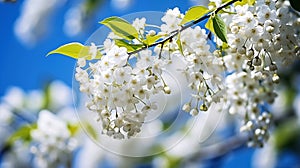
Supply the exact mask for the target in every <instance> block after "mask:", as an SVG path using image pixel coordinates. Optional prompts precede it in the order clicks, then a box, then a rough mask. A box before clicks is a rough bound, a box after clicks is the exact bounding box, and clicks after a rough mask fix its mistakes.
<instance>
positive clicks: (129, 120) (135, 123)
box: [75, 39, 170, 139]
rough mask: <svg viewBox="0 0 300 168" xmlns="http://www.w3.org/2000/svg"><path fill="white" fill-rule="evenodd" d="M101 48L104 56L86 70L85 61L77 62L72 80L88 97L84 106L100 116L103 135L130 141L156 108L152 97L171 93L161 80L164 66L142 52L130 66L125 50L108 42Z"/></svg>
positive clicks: (150, 52)
mask: <svg viewBox="0 0 300 168" xmlns="http://www.w3.org/2000/svg"><path fill="white" fill-rule="evenodd" d="M104 47H105V51H106V53H105V55H103V56H102V58H101V59H100V60H99V61H96V62H94V63H91V62H90V63H89V66H88V67H87V68H85V67H86V60H85V59H84V58H81V59H79V60H78V67H77V68H76V75H75V77H76V80H78V81H79V83H80V91H81V92H85V93H87V94H88V95H89V97H90V100H89V102H87V103H86V106H87V107H88V109H89V110H91V111H94V112H96V113H98V114H99V120H101V122H102V129H103V133H104V134H107V135H109V136H113V137H114V138H118V139H123V138H125V137H131V136H133V135H135V134H136V133H138V132H140V130H141V126H142V123H143V122H144V120H145V117H146V115H147V113H148V112H149V111H151V110H155V109H156V108H157V106H156V103H155V101H152V100H151V96H152V95H154V94H157V93H159V92H165V93H170V88H169V87H168V86H167V85H166V83H165V82H164V80H163V78H162V76H161V74H162V70H163V67H164V66H165V64H166V63H165V61H163V60H162V59H159V58H158V57H154V56H153V55H152V54H153V53H152V51H151V50H144V51H141V52H140V53H139V54H138V55H136V58H137V61H136V63H135V66H133V65H130V64H129V63H128V59H129V57H130V55H128V53H127V49H126V48H124V47H118V46H117V45H115V44H114V41H111V40H109V39H107V40H106V41H105V43H104Z"/></svg>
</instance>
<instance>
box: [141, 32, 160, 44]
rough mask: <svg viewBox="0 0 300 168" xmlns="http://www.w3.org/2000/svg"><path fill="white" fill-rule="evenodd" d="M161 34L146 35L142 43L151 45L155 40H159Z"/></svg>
mask: <svg viewBox="0 0 300 168" xmlns="http://www.w3.org/2000/svg"><path fill="white" fill-rule="evenodd" d="M162 37H163V35H160V34H157V35H154V36H151V35H147V37H146V39H145V40H144V43H145V44H147V45H151V44H153V43H155V42H156V41H157V40H159V39H160V38H162Z"/></svg>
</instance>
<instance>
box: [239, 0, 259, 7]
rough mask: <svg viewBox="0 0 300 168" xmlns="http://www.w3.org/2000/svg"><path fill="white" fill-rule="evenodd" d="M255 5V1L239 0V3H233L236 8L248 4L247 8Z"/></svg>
mask: <svg viewBox="0 0 300 168" xmlns="http://www.w3.org/2000/svg"><path fill="white" fill-rule="evenodd" d="M254 3H255V0H241V1H237V2H235V3H234V6H237V5H241V6H242V5H246V4H248V5H249V6H252V5H254Z"/></svg>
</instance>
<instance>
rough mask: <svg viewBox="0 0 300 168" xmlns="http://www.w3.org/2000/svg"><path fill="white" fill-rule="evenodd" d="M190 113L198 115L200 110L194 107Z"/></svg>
mask: <svg viewBox="0 0 300 168" xmlns="http://www.w3.org/2000/svg"><path fill="white" fill-rule="evenodd" d="M190 114H191V115H192V116H196V115H198V114H199V111H198V110H197V109H196V108H193V109H192V110H191V111H190Z"/></svg>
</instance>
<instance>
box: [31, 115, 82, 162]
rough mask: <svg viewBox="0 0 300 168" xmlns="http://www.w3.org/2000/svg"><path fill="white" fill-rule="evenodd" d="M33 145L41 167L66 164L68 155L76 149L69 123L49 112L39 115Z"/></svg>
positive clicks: (33, 134)
mask: <svg viewBox="0 0 300 168" xmlns="http://www.w3.org/2000/svg"><path fill="white" fill-rule="evenodd" d="M31 137H32V139H33V144H35V145H33V146H32V147H31V148H32V149H31V151H32V152H33V153H35V154H36V156H35V160H36V163H37V165H38V166H39V167H49V166H55V165H60V164H66V162H67V160H68V155H69V154H70V153H71V152H72V151H73V150H74V149H75V147H76V142H75V140H74V139H72V138H71V133H70V131H69V129H68V126H67V123H66V122H64V121H63V120H61V119H60V118H58V117H57V116H55V115H54V114H52V113H51V112H49V111H47V110H43V111H41V112H40V114H39V118H38V120H37V129H35V130H33V131H31Z"/></svg>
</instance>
